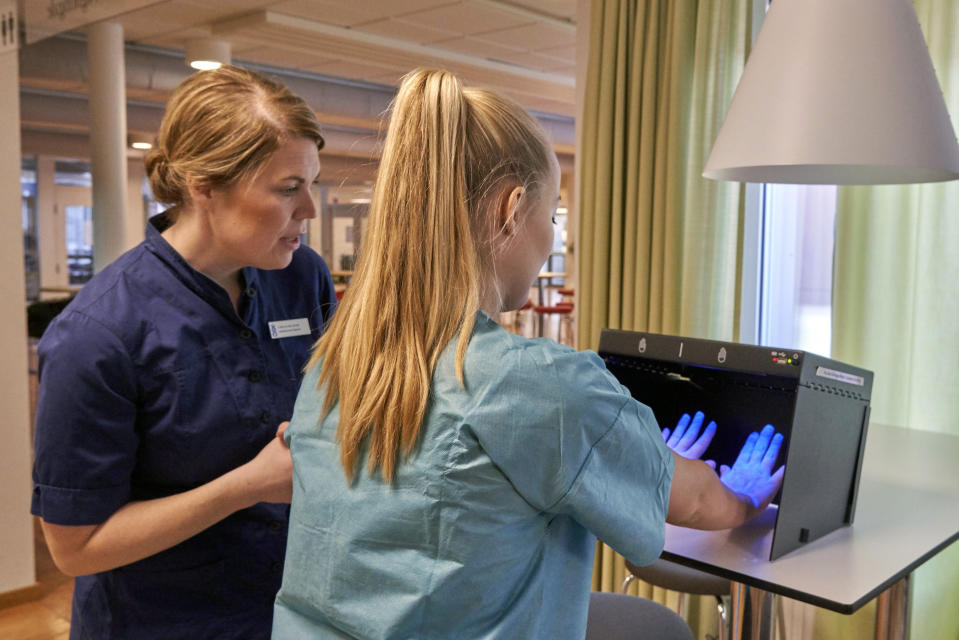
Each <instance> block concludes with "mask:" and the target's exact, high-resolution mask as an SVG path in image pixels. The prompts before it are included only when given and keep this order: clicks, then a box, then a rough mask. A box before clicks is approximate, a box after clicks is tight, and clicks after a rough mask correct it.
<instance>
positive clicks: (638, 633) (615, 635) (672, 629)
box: [586, 591, 694, 640]
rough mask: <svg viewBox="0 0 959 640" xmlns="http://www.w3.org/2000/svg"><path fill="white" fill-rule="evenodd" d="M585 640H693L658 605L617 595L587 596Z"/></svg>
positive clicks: (672, 613) (671, 613)
mask: <svg viewBox="0 0 959 640" xmlns="http://www.w3.org/2000/svg"><path fill="white" fill-rule="evenodd" d="M586 640H694V639H693V632H692V631H691V630H690V629H689V626H688V625H687V624H686V622H685V621H684V620H683V619H682V618H680V617H679V616H678V615H676V612H675V611H673V610H672V609H669V608H667V607H664V606H663V605H661V604H659V603H658V602H653V601H652V600H647V599H646V598H639V597H637V596H627V595H623V594H621V593H602V592H599V591H594V592H592V593H591V594H589V616H588V617H587V619H586Z"/></svg>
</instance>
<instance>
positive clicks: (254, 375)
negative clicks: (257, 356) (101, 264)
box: [246, 369, 263, 382]
mask: <svg viewBox="0 0 959 640" xmlns="http://www.w3.org/2000/svg"><path fill="white" fill-rule="evenodd" d="M246 377H247V378H248V379H249V381H250V382H259V381H260V380H262V379H263V374H262V373H261V372H260V371H258V370H257V369H254V370H253V371H251V372H250V373H248V374H247V376H246Z"/></svg>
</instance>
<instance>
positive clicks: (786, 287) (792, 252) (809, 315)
mask: <svg viewBox="0 0 959 640" xmlns="http://www.w3.org/2000/svg"><path fill="white" fill-rule="evenodd" d="M760 200H761V227H762V233H761V234H760V242H761V249H760V255H761V260H760V265H761V266H760V275H759V279H760V280H759V300H758V307H759V343H760V344H763V345H769V346H775V347H784V348H794V349H802V350H804V351H811V352H813V353H818V354H820V355H825V356H828V355H829V354H830V350H831V312H832V301H831V298H832V254H833V233H834V229H835V219H836V187H835V186H832V185H763V186H762V197H761V198H760Z"/></svg>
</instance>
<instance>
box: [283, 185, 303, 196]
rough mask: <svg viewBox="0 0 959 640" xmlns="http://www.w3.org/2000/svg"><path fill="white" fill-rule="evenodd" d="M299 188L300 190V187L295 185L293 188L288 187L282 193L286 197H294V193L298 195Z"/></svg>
mask: <svg viewBox="0 0 959 640" xmlns="http://www.w3.org/2000/svg"><path fill="white" fill-rule="evenodd" d="M299 188H300V186H299V185H293V186H292V187H286V188H285V189H281V190H280V192H281V193H283V194H285V195H288V196H292V195H293V194H294V193H296V192H297V191H298V190H299Z"/></svg>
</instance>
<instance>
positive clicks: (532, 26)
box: [20, 0, 577, 179]
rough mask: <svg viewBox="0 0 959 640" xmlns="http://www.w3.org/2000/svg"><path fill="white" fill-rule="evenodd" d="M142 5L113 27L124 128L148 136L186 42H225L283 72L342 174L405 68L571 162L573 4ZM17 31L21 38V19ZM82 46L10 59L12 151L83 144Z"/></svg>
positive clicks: (61, 43)
mask: <svg viewBox="0 0 959 640" xmlns="http://www.w3.org/2000/svg"><path fill="white" fill-rule="evenodd" d="M24 1H25V2H27V3H33V2H42V3H46V2H48V0H24ZM112 1H113V2H115V3H117V4H122V3H123V2H124V1H127V2H128V3H129V2H132V1H133V0H112ZM139 4H144V2H142V1H140V2H139ZM148 4H149V6H146V7H144V8H140V9H134V10H131V11H127V12H125V13H122V14H120V15H118V16H115V17H114V18H113V19H114V20H115V21H116V22H119V23H120V24H121V25H122V26H123V32H124V40H125V41H126V42H127V51H126V78H127V97H128V100H129V101H130V102H129V103H128V128H129V129H130V130H131V131H142V132H146V133H149V132H150V130H151V129H153V127H154V126H155V125H156V124H158V122H159V118H160V117H161V116H162V107H163V105H164V104H165V102H166V99H167V97H168V96H169V92H170V91H171V90H172V88H173V87H174V86H176V84H178V83H179V81H180V80H182V78H184V77H186V76H187V75H188V74H189V73H190V70H189V69H188V68H187V67H186V65H185V64H183V61H182V57H181V56H182V51H183V49H184V48H185V45H186V42H187V41H188V40H190V39H193V38H202V37H214V38H217V39H221V40H226V41H227V42H229V43H230V45H231V47H232V52H233V61H234V62H236V63H239V64H244V63H248V64H252V65H253V66H256V65H260V66H264V67H267V68H270V69H274V70H282V71H288V72H291V73H290V75H289V76H287V77H283V78H281V79H283V80H284V81H285V82H286V83H287V84H288V85H290V87H291V88H292V89H293V90H294V91H296V92H297V93H299V94H300V95H302V96H304V98H305V99H306V100H307V102H308V103H310V104H311V106H313V107H314V109H316V110H317V112H318V117H319V118H320V121H321V122H322V123H323V124H324V125H327V126H328V127H330V128H329V129H327V131H328V132H329V133H330V139H328V150H327V153H330V154H333V155H338V156H340V157H341V158H342V159H343V161H344V162H349V163H352V165H355V164H356V161H361V162H362V161H363V160H364V159H365V160H367V161H368V160H369V158H370V157H371V149H372V148H373V147H374V146H375V138H376V136H375V133H373V134H371V133H370V132H371V131H373V132H375V131H376V130H377V128H378V125H379V120H380V116H381V115H382V113H383V112H384V110H385V107H386V106H387V105H388V101H389V98H390V97H391V95H392V91H393V88H394V87H395V86H396V84H397V82H398V80H399V78H400V77H401V76H402V75H403V74H405V73H406V72H408V71H410V70H411V69H413V68H415V67H417V66H435V67H442V68H446V69H449V70H451V71H453V72H455V73H457V75H459V76H460V77H461V78H462V79H463V80H464V81H465V82H466V83H467V84H471V85H481V86H486V87H490V88H493V89H497V90H500V91H502V92H503V93H506V94H507V95H510V96H511V97H512V98H513V99H515V100H516V101H517V102H519V103H520V104H521V105H523V106H524V107H526V108H527V109H531V110H533V111H534V112H538V113H539V115H540V120H541V121H544V124H545V125H546V126H547V129H549V130H550V131H551V133H552V134H553V137H554V141H555V143H556V148H557V152H558V153H559V154H560V161H561V163H563V164H564V166H565V165H568V164H569V163H570V162H571V157H572V151H573V145H572V142H573V140H572V138H573V136H572V128H573V127H572V117H573V115H574V112H575V90H574V81H575V64H576V63H575V58H576V22H575V21H576V7H577V0H153V2H150V3H148ZM28 13H29V12H28ZM25 26H26V28H27V30H28V31H29V29H30V24H29V21H27V24H26V25H25ZM84 38H85V32H84V30H83V29H77V30H76V31H74V32H73V33H72V34H67V36H66V39H64V38H63V37H60V38H47V39H45V40H41V41H40V42H38V43H36V44H31V45H28V46H26V47H24V48H22V49H21V58H20V60H21V65H20V66H21V113H22V117H21V122H22V128H23V131H24V132H25V138H24V142H25V143H26V142H28V141H32V142H35V143H36V144H37V145H40V146H41V147H43V148H45V149H48V148H50V147H51V146H53V147H56V146H57V145H58V144H60V145H62V144H63V142H62V139H63V137H64V136H66V135H67V134H73V135H75V136H77V135H79V136H83V135H85V134H86V131H87V130H88V124H87V117H86V106H85V104H83V103H81V102H78V99H79V98H82V99H84V100H85V98H86V93H87V77H88V70H87V69H86V66H85V65H86V56H85V51H84V44H83V40H84ZM323 78H327V79H329V80H330V82H324V81H323ZM344 80H345V81H348V82H347V83H346V84H343V81H344ZM337 83H339V84H340V86H335V85H336V84H337ZM354 85H355V86H354ZM151 105H152V108H151ZM153 130H154V131H155V129H153ZM54 135H60V137H61V140H60V141H59V142H57V141H55V140H53V139H52V138H51V136H54ZM44 145H46V146H45V147H44ZM39 152H43V151H39ZM374 155H375V152H374ZM368 165H369V162H367V163H366V165H364V166H368ZM354 171H355V170H354ZM332 175H335V174H332ZM336 179H339V178H336Z"/></svg>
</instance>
